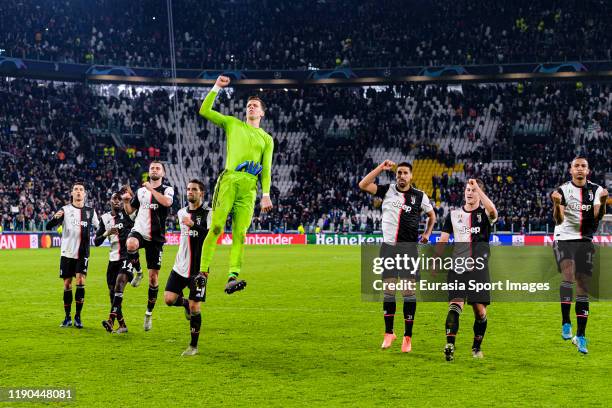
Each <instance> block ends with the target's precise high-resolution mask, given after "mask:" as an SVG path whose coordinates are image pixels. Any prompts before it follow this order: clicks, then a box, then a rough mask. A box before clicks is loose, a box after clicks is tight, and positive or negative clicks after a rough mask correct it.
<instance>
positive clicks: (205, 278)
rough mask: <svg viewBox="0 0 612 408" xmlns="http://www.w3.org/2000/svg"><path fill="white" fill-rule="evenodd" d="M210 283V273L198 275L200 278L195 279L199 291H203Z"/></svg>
mask: <svg viewBox="0 0 612 408" xmlns="http://www.w3.org/2000/svg"><path fill="white" fill-rule="evenodd" d="M207 282H208V272H202V271H200V273H198V276H196V278H195V284H196V287H197V288H198V289H202V288H204V287H206V283H207Z"/></svg>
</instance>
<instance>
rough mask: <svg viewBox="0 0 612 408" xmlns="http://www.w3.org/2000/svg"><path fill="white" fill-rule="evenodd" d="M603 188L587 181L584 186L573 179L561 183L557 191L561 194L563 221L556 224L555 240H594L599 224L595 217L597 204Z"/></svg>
mask: <svg viewBox="0 0 612 408" xmlns="http://www.w3.org/2000/svg"><path fill="white" fill-rule="evenodd" d="M602 190H603V188H602V187H601V186H600V185H598V184H595V183H591V182H590V181H587V182H586V184H585V185H584V186H582V187H579V186H577V185H575V184H574V183H573V182H572V181H568V182H567V183H565V184H563V185H561V186H560V187H559V188H557V192H559V194H561V205H562V206H564V207H565V210H564V211H563V222H562V223H561V224H559V225H557V226H555V241H568V240H575V239H580V240H588V241H592V240H593V234H594V233H595V231H597V227H598V225H599V222H598V220H597V219H596V218H595V205H596V204H599V196H600V195H601V192H602Z"/></svg>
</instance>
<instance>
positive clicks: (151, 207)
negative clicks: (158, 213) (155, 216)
mask: <svg viewBox="0 0 612 408" xmlns="http://www.w3.org/2000/svg"><path fill="white" fill-rule="evenodd" d="M142 208H143V209H145V210H157V209H158V208H159V204H149V203H143V204H142Z"/></svg>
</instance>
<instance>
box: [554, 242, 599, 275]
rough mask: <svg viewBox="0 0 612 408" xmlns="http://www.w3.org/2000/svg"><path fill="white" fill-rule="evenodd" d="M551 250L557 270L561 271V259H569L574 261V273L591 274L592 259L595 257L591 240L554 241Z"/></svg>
mask: <svg viewBox="0 0 612 408" xmlns="http://www.w3.org/2000/svg"><path fill="white" fill-rule="evenodd" d="M553 251H554V253H555V259H556V261H557V268H558V270H559V272H561V261H563V260H565V259H569V260H572V261H574V265H575V268H576V275H578V274H584V275H587V276H593V259H594V257H595V245H593V242H591V241H583V240H568V241H555V242H553Z"/></svg>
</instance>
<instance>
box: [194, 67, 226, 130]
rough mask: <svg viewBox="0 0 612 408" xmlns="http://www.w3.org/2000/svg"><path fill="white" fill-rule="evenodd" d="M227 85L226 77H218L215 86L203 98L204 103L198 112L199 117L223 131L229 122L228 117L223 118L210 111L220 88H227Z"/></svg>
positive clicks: (217, 113)
mask: <svg viewBox="0 0 612 408" xmlns="http://www.w3.org/2000/svg"><path fill="white" fill-rule="evenodd" d="M229 83H230V79H229V78H228V77H226V76H223V75H221V76H219V78H217V81H216V82H215V86H214V87H213V89H211V90H210V92H208V95H206V98H204V102H202V106H201V107H200V112H199V113H200V116H202V117H204V118H205V119H207V120H210V121H211V122H212V123H214V124H215V125H217V126H219V127H222V128H224V129H225V125H226V124H227V122H228V121H229V118H230V116H225V115H222V114H220V113H219V112H217V111H214V110H213V109H212V106H213V104H214V103H215V99H216V98H217V95H218V94H219V91H220V90H221V89H222V88H225V87H226V86H228V85H229Z"/></svg>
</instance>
